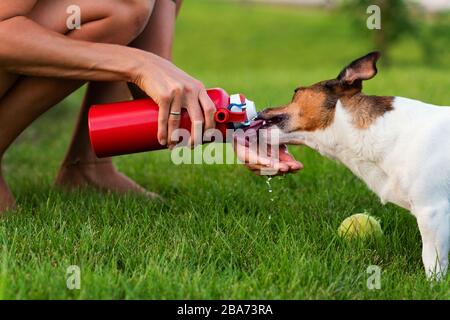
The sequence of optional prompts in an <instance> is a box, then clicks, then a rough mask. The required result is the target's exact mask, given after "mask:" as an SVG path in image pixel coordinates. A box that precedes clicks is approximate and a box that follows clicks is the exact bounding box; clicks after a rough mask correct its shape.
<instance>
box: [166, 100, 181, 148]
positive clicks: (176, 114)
mask: <svg viewBox="0 0 450 320" xmlns="http://www.w3.org/2000/svg"><path fill="white" fill-rule="evenodd" d="M181 103H182V97H181V96H180V95H179V94H178V95H176V96H175V97H174V98H173V100H172V104H171V106H170V112H169V121H168V141H169V143H168V147H169V149H172V148H173V147H174V146H175V145H176V144H177V143H178V140H179V139H178V135H176V130H177V129H178V128H179V127H180V120H181V107H182V106H181Z"/></svg>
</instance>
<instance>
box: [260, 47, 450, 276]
mask: <svg viewBox="0 0 450 320" xmlns="http://www.w3.org/2000/svg"><path fill="white" fill-rule="evenodd" d="M379 58H380V53H379V52H371V53H369V54H367V55H366V56H364V57H361V58H359V59H357V60H355V61H353V62H352V63H350V64H349V65H348V66H347V67H345V68H344V69H343V70H342V71H341V72H340V73H339V75H338V76H337V78H336V79H332V80H326V81H321V82H319V83H316V84H314V85H312V86H309V87H299V88H297V89H296V90H295V93H294V97H293V99H292V101H291V102H290V103H288V104H286V105H284V106H281V107H278V108H269V109H265V110H263V111H261V112H260V113H259V114H258V119H259V120H263V125H262V127H261V128H265V129H267V130H269V131H270V130H277V134H278V135H279V139H280V141H279V142H280V144H304V145H306V146H309V147H310V148H312V149H314V150H316V151H318V152H319V153H320V154H322V155H324V156H327V157H330V158H332V159H335V160H337V161H339V162H341V163H342V164H344V165H345V166H347V167H348V168H349V169H350V170H351V171H352V172H353V173H354V174H355V175H356V176H358V177H359V178H361V179H362V180H363V181H364V182H365V183H366V184H367V186H368V187H369V188H370V189H371V190H372V191H373V192H375V193H376V194H377V195H378V196H379V197H380V199H381V202H382V203H383V204H385V203H388V202H390V203H394V204H396V205H398V206H400V207H402V208H405V209H407V210H409V211H410V212H411V213H412V214H413V215H414V216H415V217H416V219H417V223H418V226H419V229H420V233H421V237H422V246H423V247H422V248H423V249H422V260H423V264H424V267H425V272H426V275H427V277H428V278H429V279H437V280H439V279H442V278H443V277H444V275H445V274H446V272H447V270H448V253H449V247H450V108H445V107H438V106H434V105H431V104H428V103H424V102H421V101H417V100H412V99H407V98H402V97H393V96H370V95H365V94H364V93H363V92H362V84H363V81H366V80H369V79H372V78H373V77H374V76H375V75H376V74H377V66H376V63H377V61H378V59H379Z"/></svg>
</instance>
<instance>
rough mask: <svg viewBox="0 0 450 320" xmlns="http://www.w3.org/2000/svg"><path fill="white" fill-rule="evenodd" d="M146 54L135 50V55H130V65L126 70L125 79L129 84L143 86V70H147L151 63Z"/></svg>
mask: <svg viewBox="0 0 450 320" xmlns="http://www.w3.org/2000/svg"><path fill="white" fill-rule="evenodd" d="M149 58H151V57H148V55H147V54H146V52H143V51H141V50H138V49H135V51H134V52H133V54H130V55H129V59H128V61H129V64H128V66H127V68H126V70H125V77H126V78H127V80H126V81H127V82H131V83H134V84H135V85H137V86H139V87H140V86H141V83H142V70H145V69H146V67H145V66H146V65H147V64H148V62H149Z"/></svg>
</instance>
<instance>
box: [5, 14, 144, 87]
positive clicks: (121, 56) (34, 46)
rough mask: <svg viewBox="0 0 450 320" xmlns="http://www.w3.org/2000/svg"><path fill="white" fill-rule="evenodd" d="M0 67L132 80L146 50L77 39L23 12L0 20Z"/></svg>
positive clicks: (33, 73) (69, 76)
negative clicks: (42, 25)
mask: <svg viewBox="0 0 450 320" xmlns="http://www.w3.org/2000/svg"><path fill="white" fill-rule="evenodd" d="M0 43H1V46H0V68H1V69H4V70H7V71H9V72H12V73H17V74H25V75H31V76H40V77H54V78H64V79H78V80H86V81H91V80H93V81H134V77H136V76H137V69H138V68H139V66H140V65H141V64H142V62H143V60H144V59H145V58H147V57H146V55H147V54H146V53H144V52H142V51H140V50H138V49H133V48H128V47H125V46H119V45H112V44H101V43H91V42H86V41H78V40H73V39H70V38H69V37H66V36H63V35H60V34H58V33H56V32H53V31H50V30H47V29H45V28H43V27H41V26H40V25H39V24H37V23H35V22H33V21H31V20H29V19H27V18H26V17H23V16H17V17H14V18H10V19H7V20H4V21H1V22H0Z"/></svg>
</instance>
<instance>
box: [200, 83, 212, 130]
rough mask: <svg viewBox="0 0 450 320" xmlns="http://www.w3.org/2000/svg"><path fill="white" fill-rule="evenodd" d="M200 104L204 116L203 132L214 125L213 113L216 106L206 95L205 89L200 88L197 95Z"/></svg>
mask: <svg viewBox="0 0 450 320" xmlns="http://www.w3.org/2000/svg"><path fill="white" fill-rule="evenodd" d="M198 99H199V101H200V105H201V107H202V109H203V115H204V118H205V132H206V131H207V130H209V129H213V128H215V127H216V123H215V121H214V114H215V113H216V106H215V105H214V103H213V102H212V100H211V98H210V97H209V96H208V94H207V92H206V90H204V89H203V90H201V91H200V94H199V96H198Z"/></svg>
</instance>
